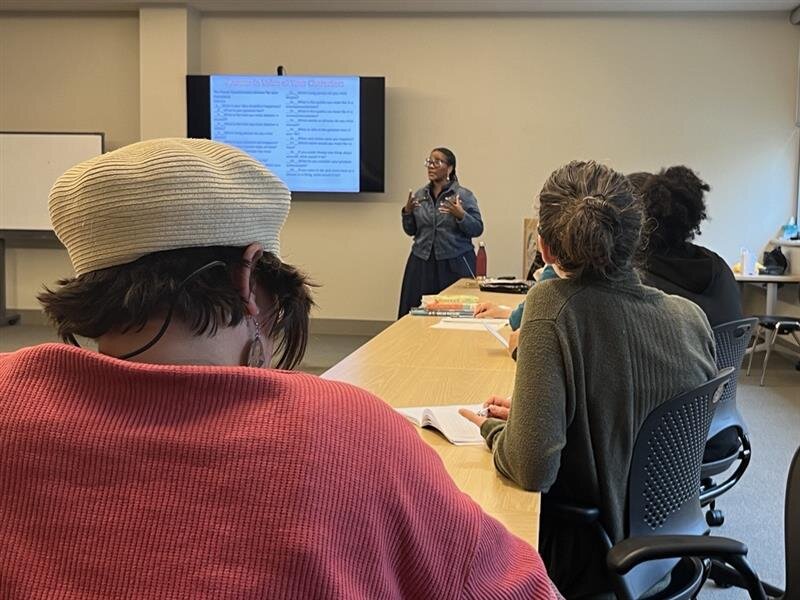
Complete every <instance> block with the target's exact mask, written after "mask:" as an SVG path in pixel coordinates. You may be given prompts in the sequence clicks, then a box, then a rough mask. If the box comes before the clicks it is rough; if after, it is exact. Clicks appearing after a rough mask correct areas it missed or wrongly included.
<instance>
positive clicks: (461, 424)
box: [397, 404, 483, 446]
mask: <svg viewBox="0 0 800 600" xmlns="http://www.w3.org/2000/svg"><path fill="white" fill-rule="evenodd" d="M459 408H468V409H470V410H471V411H474V412H478V411H479V410H480V409H481V408H482V406H481V405H480V404H473V405H465V404H450V405H446V406H415V407H411V408H398V409H397V412H399V413H400V414H401V415H403V416H405V417H406V418H408V419H409V420H410V421H411V422H412V423H414V424H416V425H418V426H420V427H433V428H434V429H437V430H439V431H440V432H441V433H442V435H443V436H444V437H446V438H447V440H448V441H449V442H450V443H451V444H455V445H456V446H471V445H479V444H483V438H482V437H481V430H480V428H479V427H478V426H477V425H475V424H474V423H472V422H470V421H467V420H466V419H465V418H464V417H462V416H461V415H460V414H458V409H459Z"/></svg>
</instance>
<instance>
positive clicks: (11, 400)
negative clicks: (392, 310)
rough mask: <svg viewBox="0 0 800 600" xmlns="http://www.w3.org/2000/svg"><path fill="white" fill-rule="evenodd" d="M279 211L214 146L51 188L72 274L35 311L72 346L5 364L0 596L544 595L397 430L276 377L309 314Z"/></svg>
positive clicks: (514, 553) (499, 530) (345, 398)
mask: <svg viewBox="0 0 800 600" xmlns="http://www.w3.org/2000/svg"><path fill="white" fill-rule="evenodd" d="M289 204H290V194H289V191H288V190H287V188H286V186H285V185H284V184H283V182H281V181H280V179H278V178H277V177H276V176H275V175H273V174H272V173H271V172H270V171H269V170H268V169H267V168H265V167H264V166H263V165H261V164H260V163H258V162H257V161H255V160H254V159H252V158H251V157H250V156H248V155H247V154H245V153H244V152H242V151H240V150H237V149H235V148H233V147H231V146H227V145H224V144H220V143H217V142H212V141H208V140H189V139H162V140H150V141H145V142H140V143H137V144H133V145H131V146H127V147H125V148H121V149H119V150H116V151H114V152H110V153H108V154H104V155H101V156H99V157H96V158H93V159H91V160H89V161H87V162H84V163H81V164H80V165H77V166H76V167H74V168H72V169H70V170H69V171H67V172H66V173H65V174H64V175H62V176H61V177H60V178H59V179H58V180H57V181H56V183H55V185H54V186H53V188H52V191H51V193H50V215H51V219H52V223H53V228H54V230H55V232H56V234H57V235H58V237H59V239H60V240H61V241H62V242H63V244H64V246H66V248H67V251H68V253H69V256H70V259H71V261H72V264H73V267H74V269H75V275H74V276H72V277H67V278H65V279H62V280H61V281H59V282H58V285H57V286H55V287H54V289H46V290H45V291H44V292H43V293H42V294H41V295H40V301H41V302H42V304H43V306H44V310H45V312H46V313H47V315H48V316H49V317H50V318H51V319H52V321H53V323H54V324H55V326H56V328H57V330H58V333H59V335H60V336H61V337H62V338H63V339H64V340H65V341H69V342H70V344H66V343H64V344H53V343H49V344H43V345H39V346H34V347H30V348H23V349H20V350H18V351H16V352H12V353H8V354H0V539H2V541H3V543H2V544H0V598H54V597H58V598H71V599H88V598H123V597H124V598H137V599H148V598H178V597H180V598H193V599H194V598H198V599H203V598H400V597H407V598H422V597H432V598H542V599H544V598H548V599H549V598H558V597H560V596H559V594H558V592H557V591H556V590H555V588H554V587H553V586H552V583H551V582H550V581H549V579H548V577H547V574H546V572H545V570H544V567H543V566H542V562H541V559H540V558H539V556H538V554H537V553H536V551H535V550H533V549H532V548H531V547H530V546H528V545H527V544H525V543H524V542H523V541H521V540H519V539H517V538H515V537H513V536H512V535H511V534H509V533H508V532H507V531H506V530H505V529H504V528H503V527H502V526H501V525H500V524H499V523H498V522H496V521H494V520H493V519H491V518H490V517H488V516H487V515H485V514H484V513H483V512H482V511H481V509H480V508H479V507H478V506H477V505H476V504H475V503H474V502H472V501H471V500H470V499H469V498H467V497H466V496H465V495H464V494H462V493H460V492H459V491H458V490H457V489H456V488H455V486H454V484H453V482H452V480H451V479H450V478H449V477H448V476H447V474H446V472H445V471H444V468H443V466H442V464H441V461H440V460H439V459H438V457H437V456H436V455H435V454H434V452H433V450H432V449H431V448H430V447H428V446H427V445H426V444H425V443H424V442H423V441H422V440H421V439H420V437H419V435H418V434H417V432H416V431H415V429H414V428H413V426H412V425H410V424H409V423H408V422H407V421H406V420H405V419H404V418H403V417H402V416H400V415H399V414H397V413H395V412H394V411H393V410H392V409H391V408H389V407H388V406H387V405H386V404H384V403H383V402H381V401H380V400H378V399H377V398H375V397H374V396H372V395H371V394H369V393H367V392H365V391H363V390H360V389H358V388H355V387H353V386H350V385H347V384H343V383H337V382H333V381H324V380H321V379H319V378H317V377H314V376H311V375H306V374H301V373H295V372H291V371H289V370H279V369H274V368H270V365H275V366H277V367H280V368H281V369H290V368H292V367H294V366H296V365H297V364H298V363H299V362H300V360H301V359H302V356H303V353H304V351H305V347H306V342H307V340H308V318H309V310H310V308H311V306H312V299H311V294H310V289H309V286H310V284H309V282H308V281H307V279H306V277H305V275H303V274H302V273H301V272H300V271H299V270H297V269H296V268H294V267H292V266H291V265H288V264H286V263H284V262H283V261H282V260H281V258H280V247H279V234H280V231H281V228H282V226H283V223H284V221H285V219H286V216H287V214H288V211H289ZM84 338H90V339H91V340H93V341H94V344H96V347H97V350H96V351H95V350H90V349H84V348H79V347H77V346H76V345H72V344H77V343H78V340H79V339H81V340H83V339H84ZM354 416H355V417H357V418H354Z"/></svg>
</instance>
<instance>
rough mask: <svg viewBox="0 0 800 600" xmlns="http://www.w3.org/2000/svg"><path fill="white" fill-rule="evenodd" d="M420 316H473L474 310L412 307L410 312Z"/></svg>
mask: <svg viewBox="0 0 800 600" xmlns="http://www.w3.org/2000/svg"><path fill="white" fill-rule="evenodd" d="M408 314H410V315H415V316H418V317H472V316H473V311H472V310H471V309H470V310H426V309H424V308H412V309H411V310H410V311H409V313H408Z"/></svg>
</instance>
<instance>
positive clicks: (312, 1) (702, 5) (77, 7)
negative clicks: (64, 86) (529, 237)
mask: <svg viewBox="0 0 800 600" xmlns="http://www.w3.org/2000/svg"><path fill="white" fill-rule="evenodd" d="M153 6H191V7H193V8H195V9H196V10H198V11H200V12H281V13H288V12H318V13H340V12H344V13H535V12H675V11H714V12H716V11H722V12H727V11H786V12H787V13H788V12H789V11H790V10H792V9H794V8H795V7H797V6H798V0H185V1H183V2H180V1H177V2H176V1H175V0H139V1H134V0H0V11H24V12H27V11H136V10H138V9H139V8H145V7H153Z"/></svg>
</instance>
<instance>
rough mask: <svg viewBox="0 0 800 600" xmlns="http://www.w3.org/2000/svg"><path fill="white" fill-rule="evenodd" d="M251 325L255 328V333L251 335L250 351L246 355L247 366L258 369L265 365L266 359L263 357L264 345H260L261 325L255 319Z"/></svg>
mask: <svg viewBox="0 0 800 600" xmlns="http://www.w3.org/2000/svg"><path fill="white" fill-rule="evenodd" d="M253 324H254V325H255V327H256V332H255V334H254V335H253V341H252V342H251V343H250V351H249V352H248V353H247V366H248V367H255V368H256V369H260V368H262V367H263V366H264V365H265V364H266V362H267V359H266V356H265V355H264V344H262V343H261V325H260V324H259V322H258V321H256V320H255V319H253Z"/></svg>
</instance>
